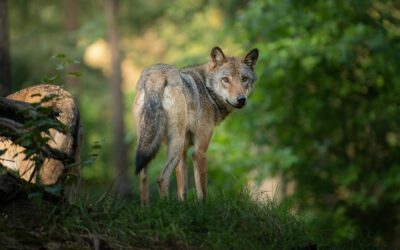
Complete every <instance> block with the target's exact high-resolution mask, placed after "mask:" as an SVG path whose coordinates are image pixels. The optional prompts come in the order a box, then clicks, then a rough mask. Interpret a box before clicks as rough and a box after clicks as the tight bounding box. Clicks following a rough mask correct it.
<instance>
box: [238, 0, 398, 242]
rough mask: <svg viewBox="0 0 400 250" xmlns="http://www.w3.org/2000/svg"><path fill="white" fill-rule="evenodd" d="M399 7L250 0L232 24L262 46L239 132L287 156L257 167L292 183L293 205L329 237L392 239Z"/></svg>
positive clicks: (395, 218)
mask: <svg viewBox="0 0 400 250" xmlns="http://www.w3.org/2000/svg"><path fill="white" fill-rule="evenodd" d="M399 7H400V6H399V5H398V3H395V2H394V1H383V2H382V1H357V0H354V1H274V0H271V1H252V2H251V3H250V4H249V7H248V8H247V10H246V11H245V12H243V13H242V14H241V18H240V19H238V22H237V26H238V28H240V29H241V31H242V32H243V33H244V34H245V35H244V36H243V37H241V38H240V39H241V40H242V41H248V42H249V43H254V42H255V43H256V44H254V46H257V47H258V48H259V49H260V51H261V60H260V63H259V65H258V68H257V70H258V72H259V75H260V78H259V83H258V86H257V89H256V93H255V94H254V96H253V97H252V102H255V104H254V105H253V106H252V110H251V112H249V116H250V115H251V114H253V116H252V119H249V120H251V121H247V123H249V129H246V133H250V134H251V138H257V139H255V141H256V142H257V143H259V144H260V145H263V144H267V145H269V146H270V147H271V149H270V150H271V152H274V153H276V152H286V153H285V154H286V156H284V155H285V154H283V155H281V156H282V157H277V158H278V159H277V161H272V162H271V161H270V162H269V163H266V164H267V165H266V166H268V167H267V168H264V169H265V170H266V171H274V172H283V173H284V175H285V176H287V177H289V178H290V179H292V180H294V181H295V183H296V190H295V193H294V198H296V201H297V202H298V204H299V209H300V211H303V212H305V213H308V214H311V215H312V216H313V217H315V218H318V220H317V221H316V226H317V227H319V228H321V229H323V228H326V227H328V225H334V227H335V228H336V230H334V231H331V233H332V237H333V238H334V239H336V240H343V239H349V238H352V237H353V236H354V235H353V234H352V233H351V232H354V230H356V229H357V228H360V229H362V230H363V231H365V232H370V233H372V234H373V235H375V236H377V238H378V239H386V240H389V239H393V237H395V235H396V233H395V231H394V229H395V227H396V225H398V224H399V222H400V217H399V214H400V213H399V212H400V211H399V206H398V204H399V201H400V200H399V191H398V190H399V188H400V181H399V180H398V178H397V177H395V176H398V174H395V173H399V171H400V165H399V160H400V154H399V153H398V150H399V144H398V138H399V135H400V120H399V117H400V109H399V106H398V105H399V102H398V96H399V95H400V85H399V84H398V82H399V80H400V73H399V72H400V54H399V51H400V43H399V39H400V19H399V16H398V15H397V14H396V13H398V11H399ZM396 11H397V12H396ZM385 23H386V24H385ZM260 134H261V135H260ZM278 155H279V154H278ZM288 158H291V159H293V160H291V161H289V162H286V163H285V161H287V159H288ZM266 162H267V161H266ZM383 214H384V215H385V216H384V217H385V218H387V219H384V218H382V216H380V215H383ZM389 218H390V219H389ZM344 232H345V233H344Z"/></svg>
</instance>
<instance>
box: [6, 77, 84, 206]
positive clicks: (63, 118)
mask: <svg viewBox="0 0 400 250" xmlns="http://www.w3.org/2000/svg"><path fill="white" fill-rule="evenodd" d="M49 95H55V96H56V97H55V98H53V99H51V100H49V101H47V102H44V103H42V105H44V106H46V107H52V108H54V109H56V110H57V111H58V112H59V114H58V117H57V119H58V120H59V121H60V122H61V123H63V124H64V125H66V126H67V127H68V128H69V131H70V133H68V134H63V133H61V132H59V131H57V130H55V129H50V137H51V139H50V140H49V142H48V145H49V146H50V147H52V148H54V149H56V150H58V151H60V152H63V153H65V154H67V155H68V156H70V157H73V158H74V160H75V163H77V165H78V166H75V167H71V168H68V169H66V168H65V166H64V164H63V163H62V162H61V161H58V160H55V159H50V158H46V159H45V161H44V164H43V166H42V167H41V169H40V171H39V173H38V174H39V176H38V177H39V178H36V177H37V176H36V174H34V173H35V172H34V166H35V165H34V162H33V161H32V160H30V159H27V160H25V155H24V153H22V151H23V150H24V148H23V147H21V146H19V145H17V144H14V143H13V142H12V141H11V140H8V139H6V138H4V137H0V149H2V150H4V149H6V152H5V153H4V154H3V155H1V156H0V163H1V164H2V165H3V166H5V167H6V168H8V169H9V170H14V171H18V172H19V175H20V177H21V178H22V179H25V180H26V181H31V182H35V181H36V179H38V180H39V181H40V183H41V184H43V185H51V184H55V183H58V182H59V181H61V176H62V174H63V173H70V174H74V175H76V176H77V177H78V180H79V175H80V168H79V162H80V147H81V143H82V132H83V131H82V126H81V122H80V117H79V110H78V107H77V105H76V104H75V102H74V100H73V98H72V96H71V95H70V94H69V93H68V92H67V91H65V90H63V89H62V88H61V87H59V86H54V85H45V84H43V85H36V86H33V87H29V88H25V89H22V90H20V91H18V92H16V93H14V94H11V95H9V96H7V98H9V99H13V100H17V101H23V102H27V103H39V102H40V101H41V100H42V98H44V97H46V96H49ZM77 185H78V181H76V182H74V184H73V185H68V186H67V187H66V190H65V193H66V196H67V199H68V201H69V202H73V201H74V199H75V196H76V192H77Z"/></svg>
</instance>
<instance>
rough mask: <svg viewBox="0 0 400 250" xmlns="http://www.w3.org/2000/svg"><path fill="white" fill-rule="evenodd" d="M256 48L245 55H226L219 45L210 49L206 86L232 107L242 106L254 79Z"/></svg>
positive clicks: (256, 57)
mask: <svg viewBox="0 0 400 250" xmlns="http://www.w3.org/2000/svg"><path fill="white" fill-rule="evenodd" d="M257 59H258V49H253V50H251V51H250V52H249V53H248V54H247V55H246V56H245V57H243V58H239V57H227V56H225V55H224V53H223V52H222V50H221V49H220V48H219V47H215V48H213V49H212V50H211V60H210V62H209V65H210V70H209V72H208V74H207V83H206V84H207V88H208V89H210V90H211V91H212V92H213V93H214V94H215V95H216V96H217V98H218V99H220V101H222V102H224V103H225V104H226V105H227V106H230V107H232V108H239V109H240V108H243V107H244V105H246V103H247V98H248V96H249V95H250V93H251V90H252V88H253V83H254V81H255V80H256V75H255V73H254V67H255V65H256V62H257Z"/></svg>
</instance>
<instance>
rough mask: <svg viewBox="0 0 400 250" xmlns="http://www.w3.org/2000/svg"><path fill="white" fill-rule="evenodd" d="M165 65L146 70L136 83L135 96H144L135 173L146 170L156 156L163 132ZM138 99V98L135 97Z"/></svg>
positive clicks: (139, 118)
mask: <svg viewBox="0 0 400 250" xmlns="http://www.w3.org/2000/svg"><path fill="white" fill-rule="evenodd" d="M165 67H167V66H166V65H165V66H164V65H155V66H153V67H150V68H148V69H146V70H145V71H144V72H143V73H142V75H141V77H140V79H139V82H138V86H137V95H141V94H144V100H143V107H142V109H141V113H140V114H138V116H139V117H136V119H138V120H139V127H140V129H139V134H138V137H139V143H138V147H137V150H136V173H139V172H140V171H141V170H142V169H144V168H146V167H147V165H148V164H149V163H150V161H151V160H152V159H153V158H154V157H155V155H156V154H157V152H158V150H159V148H160V145H161V141H162V138H163V136H164V131H165V123H166V114H165V111H164V109H163V107H162V101H163V93H164V88H165V86H166V84H167V77H166V72H165V69H166V68H165ZM137 98H138V97H137Z"/></svg>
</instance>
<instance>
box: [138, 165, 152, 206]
mask: <svg viewBox="0 0 400 250" xmlns="http://www.w3.org/2000/svg"><path fill="white" fill-rule="evenodd" d="M149 203H150V194H149V180H148V178H147V168H143V169H142V170H141V171H140V204H141V205H142V207H144V206H147V205H149Z"/></svg>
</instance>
